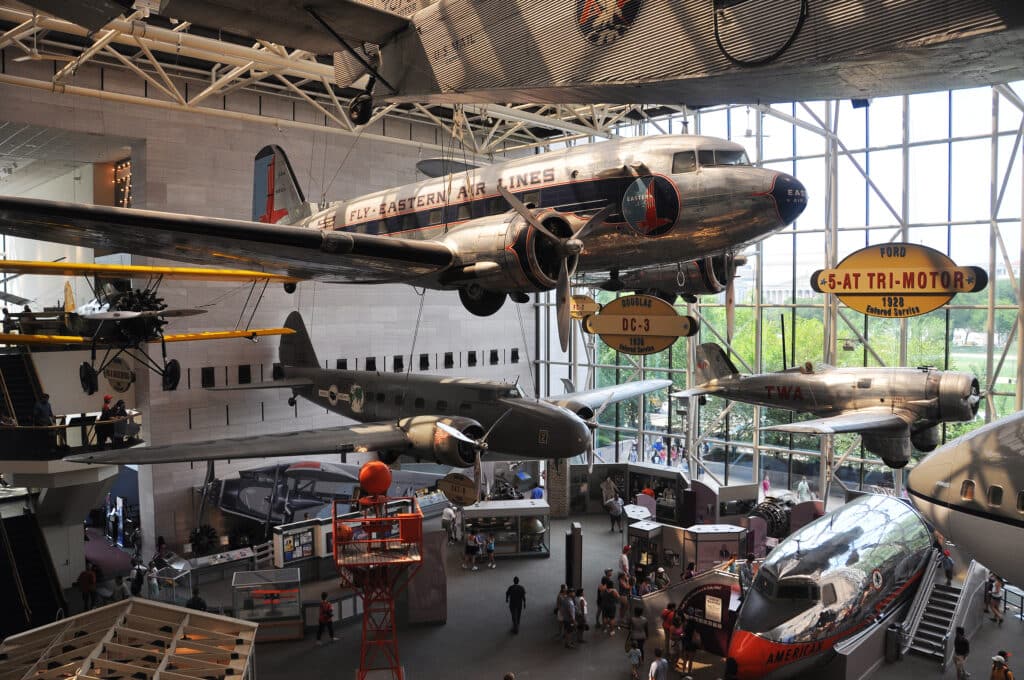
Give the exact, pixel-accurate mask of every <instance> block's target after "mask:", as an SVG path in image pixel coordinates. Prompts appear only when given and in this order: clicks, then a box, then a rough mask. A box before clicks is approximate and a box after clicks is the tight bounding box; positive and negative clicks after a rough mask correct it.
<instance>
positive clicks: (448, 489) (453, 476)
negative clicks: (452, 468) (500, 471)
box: [437, 472, 476, 505]
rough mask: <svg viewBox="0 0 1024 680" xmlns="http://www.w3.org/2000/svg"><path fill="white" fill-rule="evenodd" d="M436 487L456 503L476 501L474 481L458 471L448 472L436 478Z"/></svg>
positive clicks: (471, 503)
mask: <svg viewBox="0 0 1024 680" xmlns="http://www.w3.org/2000/svg"><path fill="white" fill-rule="evenodd" d="M437 488H438V490H440V491H441V493H443V494H444V495H445V497H446V498H447V499H448V500H450V501H451V502H452V503H455V504H456V505H473V504H474V503H476V482H475V481H473V480H472V479H470V478H469V477H467V476H466V475H464V474H462V473H460V472H449V473H448V474H447V475H445V476H444V477H443V478H442V479H439V480H437Z"/></svg>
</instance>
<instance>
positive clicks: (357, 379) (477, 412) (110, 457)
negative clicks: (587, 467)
mask: <svg viewBox="0 0 1024 680" xmlns="http://www.w3.org/2000/svg"><path fill="white" fill-rule="evenodd" d="M285 328H287V329H290V330H291V331H294V332H293V333H291V334H290V335H285V336H283V337H282V341H281V348H280V353H281V357H280V358H281V367H280V370H279V371H275V373H276V374H275V376H274V377H275V379H274V380H272V381H269V382H264V383H256V384H252V385H238V386H234V387H230V388H220V389H229V390H237V389H267V388H271V389H281V388H287V389H290V390H291V391H292V396H291V397H290V398H289V400H288V401H289V403H290V404H292V405H294V404H295V398H296V397H302V398H303V399H306V400H308V401H310V402H312V403H314V404H316V405H317V406H321V407H323V408H325V409H328V410H330V411H333V412H335V413H338V414H340V415H343V416H346V417H348V418H352V419H353V420H357V421H359V423H360V424H356V425H345V426H340V427H331V428H325V429H321V430H312V431H307V432H285V433H281V434H269V435H260V436H254V437H240V438H232V439H221V440H216V441H208V442H198V443H189V444H174V445H169V446H156V447H149V448H134V449H123V450H121V451H119V452H117V453H115V452H113V451H109V452H104V451H97V452H95V453H87V454H81V455H75V456H69V457H68V458H67V460H69V461H72V462H76V463H113V464H125V463H132V464H144V463H174V462H181V461H201V460H224V459H231V460H235V459H240V458H267V457H274V456H309V455H316V454H335V453H362V452H368V451H376V452H377V454H378V456H379V458H380V459H381V460H383V461H384V462H386V463H393V462H395V461H396V460H397V459H398V457H399V456H402V455H405V456H409V457H412V458H415V459H417V460H421V459H422V460H432V461H436V462H437V463H440V464H442V465H450V466H452V467H460V468H465V467H470V466H473V465H475V464H477V463H478V462H479V460H480V456H481V454H483V453H485V452H486V454H487V457H488V458H494V459H509V460H525V459H548V458H569V457H573V456H578V455H583V454H586V455H587V456H588V458H589V460H590V462H591V464H592V463H593V458H594V451H593V438H592V436H591V428H592V427H594V426H595V425H594V423H595V422H596V420H597V417H598V416H599V415H600V413H601V412H602V411H603V410H604V408H606V407H607V406H608V405H609V404H612V403H615V402H617V401H622V400H624V399H631V398H635V397H637V396H639V395H641V394H645V393H647V392H653V391H655V390H659V389H664V388H665V387H668V386H669V385H671V381H669V380H641V381H637V382H629V383H624V384H622V385H617V386H613V387H606V388H599V389H595V390H588V391H585V392H575V393H572V394H565V395H561V396H559V397H554V398H551V399H539V400H538V399H531V398H528V397H526V396H525V395H524V394H523V391H522V390H521V389H520V387H519V386H518V385H513V384H509V383H503V382H496V381H488V380H475V379H471V378H451V377H443V376H434V375H415V374H410V375H405V374H401V373H377V372H373V371H341V370H325V369H323V368H320V366H321V365H322V364H320V363H319V362H317V358H316V354H315V352H314V350H313V345H312V343H311V342H310V340H309V335H308V334H307V333H306V327H305V324H304V323H303V321H302V317H301V316H300V315H299V313H298V312H292V313H291V314H290V315H289V316H288V319H287V320H286V322H285Z"/></svg>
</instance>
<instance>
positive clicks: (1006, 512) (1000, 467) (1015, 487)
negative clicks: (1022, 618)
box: [907, 411, 1024, 583]
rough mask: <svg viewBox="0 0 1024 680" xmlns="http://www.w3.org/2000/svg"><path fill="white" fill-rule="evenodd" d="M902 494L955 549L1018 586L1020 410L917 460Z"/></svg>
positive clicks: (1023, 575) (1022, 575)
mask: <svg viewBox="0 0 1024 680" xmlns="http://www.w3.org/2000/svg"><path fill="white" fill-rule="evenodd" d="M907 492H908V493H909V494H910V499H911V501H913V503H914V505H915V506H916V507H917V509H918V510H920V511H921V514H922V515H924V516H925V517H926V518H927V519H928V521H929V522H931V523H932V524H934V525H935V528H936V529H938V530H939V531H941V532H942V534H943V535H944V536H945V537H946V538H947V539H949V540H950V541H951V542H952V543H953V544H955V545H956V546H957V547H958V548H960V549H961V550H963V551H965V552H966V553H968V554H969V555H971V556H972V557H973V558H975V559H976V560H978V561H979V562H981V563H982V564H984V565H985V566H986V567H988V568H989V569H991V570H992V571H994V572H996V573H997V574H1000V575H1001V576H1002V577H1003V578H1005V579H1009V580H1010V581H1013V582H1014V583H1021V582H1022V579H1024V566H1022V564H1021V559H1020V558H1021V555H1020V546H1021V545H1024V411H1020V412H1017V413H1014V414H1013V415H1010V416H1007V417H1005V418H1000V419H999V420H997V421H995V422H992V423H989V424H988V425H985V426H984V427H980V428H978V429H977V430H975V431H974V432H971V433H969V434H966V435H964V436H963V437H960V438H958V439H955V440H954V441H952V442H950V443H948V444H946V445H945V446H943V447H942V448H940V449H939V450H937V451H935V453H933V454H931V455H930V456H928V457H927V458H925V459H924V460H922V461H921V462H920V463H918V464H917V465H916V466H915V467H914V469H913V470H911V471H910V476H909V478H908V479H907ZM1015 545H1016V546H1018V548H1017V549H1016V550H1015V549H1012V546H1015Z"/></svg>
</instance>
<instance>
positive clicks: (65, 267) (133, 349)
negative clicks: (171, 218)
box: [0, 260, 299, 394]
mask: <svg viewBox="0 0 1024 680" xmlns="http://www.w3.org/2000/svg"><path fill="white" fill-rule="evenodd" d="M0 271H3V272H5V273H8V274H12V275H15V276H20V275H26V274H42V275H52V276H65V277H70V276H83V277H85V279H86V281H87V282H88V284H89V287H90V289H91V290H92V292H93V295H94V296H95V297H94V298H93V299H92V300H90V301H89V302H87V303H85V304H83V305H81V306H76V305H75V299H74V294H73V292H72V290H71V285H70V283H67V282H66V283H65V284H64V302H63V304H62V305H59V306H57V307H52V308H44V309H43V310H42V311H37V312H33V311H32V310H31V309H30V308H29V307H28V306H27V305H26V306H25V307H24V308H23V309H22V311H18V312H13V313H12V312H9V311H8V310H7V309H6V308H5V309H4V316H3V328H2V332H0V345H30V346H31V345H43V346H47V345H49V346H57V347H64V348H68V349H71V348H76V347H89V348H91V350H92V357H91V360H90V361H86V362H83V363H82V365H81V366H80V367H79V379H80V381H81V383H82V389H83V390H85V392H86V393H87V394H93V393H95V392H96V390H97V389H98V376H99V374H100V373H102V372H103V371H104V370H105V369H107V368H108V367H110V366H111V364H112V363H113V362H114V361H115V360H116V359H117V358H118V357H120V356H121V355H128V356H131V357H134V358H135V359H136V360H137V361H138V362H139V363H140V364H142V365H144V366H146V367H148V368H149V369H151V370H152V371H153V372H155V373H157V374H158V375H159V376H160V378H161V384H162V386H163V388H164V389H165V390H173V389H175V388H176V387H177V386H178V382H179V381H180V380H181V364H179V363H178V361H177V360H176V359H170V360H168V359H167V346H166V345H167V343H168V342H192V341H198V340H223V339H226V338H248V339H250V340H254V341H255V340H256V339H258V338H259V337H261V336H264V335H287V334H289V333H293V332H294V331H292V330H290V329H288V328H248V323H251V322H252V318H253V316H254V315H255V313H256V309H257V307H258V306H259V302H260V300H262V298H263V292H264V291H265V290H266V287H267V285H268V284H270V283H272V282H273V283H282V284H284V287H285V290H287V291H289V292H292V291H294V290H295V285H296V284H297V283H298V281H299V279H296V278H294V277H291V276H284V275H281V274H268V273H265V272H257V271H247V270H244V269H204V268H201V267H150V266H138V265H108V264H75V263H67V262H28V261H21V260H2V261H0ZM9 278H13V277H9ZM140 279H144V280H145V281H146V283H145V284H144V285H143V286H142V287H138V288H136V287H133V286H132V285H125V280H140ZM5 280H9V279H5ZM164 280H178V281H181V280H189V281H221V282H237V283H250V284H252V288H251V289H250V291H249V296H248V298H247V299H246V302H245V304H244V305H243V306H242V310H241V313H240V314H239V318H238V323H237V324H236V328H235V330H218V331H204V332H197V333H179V334H165V333H164V326H165V325H166V324H167V320H168V319H170V318H174V317H182V316H193V315H196V314H203V313H205V312H206V311H207V310H205V309H168V307H167V305H166V304H165V303H164V300H163V298H161V297H159V296H158V294H157V293H158V291H159V288H160V284H161V283H162V282H163V281H164ZM261 284H262V287H261ZM257 290H258V295H257V296H256V301H255V303H254V304H253V306H252V311H251V313H250V314H249V318H248V321H247V323H246V327H245V328H238V326H240V325H241V323H242V320H243V318H244V316H245V313H246V310H247V309H248V307H249V302H250V301H251V300H252V299H253V296H254V294H256V293H257ZM6 297H8V296H6V295H5V298H6ZM9 301H11V300H10V299H9ZM152 343H160V350H161V361H157V360H156V359H154V358H153V357H151V356H150V355H149V353H148V351H147V350H146V346H147V345H148V344H152ZM97 350H103V351H104V355H103V358H102V360H100V361H99V362H98V364H97V361H96V356H97ZM131 380H134V374H133V375H132V376H131Z"/></svg>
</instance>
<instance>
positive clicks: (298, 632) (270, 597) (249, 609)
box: [231, 567, 304, 642]
mask: <svg viewBox="0 0 1024 680" xmlns="http://www.w3.org/2000/svg"><path fill="white" fill-rule="evenodd" d="M231 602H232V605H233V607H234V613H235V616H236V617H237V618H239V619H243V620H245V621H253V622H257V623H259V624H260V627H259V630H258V632H257V634H256V640H257V641H259V642H267V641H271V640H301V639H302V637H303V635H304V623H303V616H302V585H301V583H300V573H299V569H297V568H295V567H291V568H288V569H262V570H259V571H239V572H236V573H235V575H234V576H233V577H232V579H231Z"/></svg>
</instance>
